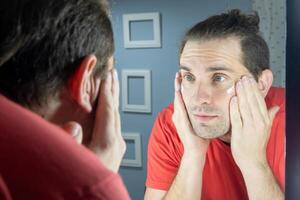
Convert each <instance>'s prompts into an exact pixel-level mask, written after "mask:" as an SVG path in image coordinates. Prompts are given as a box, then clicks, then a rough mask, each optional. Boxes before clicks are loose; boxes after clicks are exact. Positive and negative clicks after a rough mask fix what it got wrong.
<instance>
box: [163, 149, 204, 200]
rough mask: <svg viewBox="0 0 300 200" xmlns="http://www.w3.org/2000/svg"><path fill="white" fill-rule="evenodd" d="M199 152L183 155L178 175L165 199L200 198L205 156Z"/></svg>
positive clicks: (191, 199)
mask: <svg viewBox="0 0 300 200" xmlns="http://www.w3.org/2000/svg"><path fill="white" fill-rule="evenodd" d="M203 157H204V156H202V155H199V154H185V155H183V157H182V159H181V163H180V167H179V169H178V172H177V175H176V177H175V179H174V181H173V183H172V185H171V187H170V189H169V191H168V192H167V193H166V195H165V197H164V199H165V200H168V199H172V200H173V199H189V200H193V199H196V200H199V199H200V197H201V189H202V172H203V168H204V163H205V158H203Z"/></svg>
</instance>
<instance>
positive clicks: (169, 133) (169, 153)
mask: <svg viewBox="0 0 300 200" xmlns="http://www.w3.org/2000/svg"><path fill="white" fill-rule="evenodd" d="M172 113H173V109H172V106H169V107H168V108H166V109H164V110H163V111H162V113H160V114H159V115H158V117H157V119H156V121H155V123H154V126H153V129H152V133H151V136H150V140H149V144H148V161H147V180H146V186H147V187H150V188H154V189H160V190H166V191H167V190H169V187H170V186H171V184H172V182H173V179H174V178H175V176H176V174H177V170H178V167H179V164H180V160H181V157H182V153H183V146H182V144H181V142H180V139H179V137H178V135H177V132H176V128H175V126H174V125H173V122H172Z"/></svg>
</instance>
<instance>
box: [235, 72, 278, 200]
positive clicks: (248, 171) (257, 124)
mask: <svg viewBox="0 0 300 200" xmlns="http://www.w3.org/2000/svg"><path fill="white" fill-rule="evenodd" d="M236 91H237V97H232V99H231V102H230V119H231V126H232V130H231V132H232V136H231V150H232V154H233V157H234V160H235V162H236V163H237V165H238V166H239V168H240V170H241V172H242V174H243V177H244V180H245V184H246V187H247V192H248V196H249V199H270V200H274V199H280V200H282V199H284V195H283V192H282V191H281V189H280V187H279V185H278V183H277V181H276V179H275V177H274V175H273V173H272V170H271V168H270V166H269V164H268V161H267V156H266V149H267V144H268V140H269V136H270V130H271V127H272V123H273V119H274V117H275V115H276V113H277V112H278V110H279V109H278V107H277V106H275V107H273V108H271V109H269V110H267V107H266V104H265V101H264V98H263V96H262V95H261V94H260V91H259V89H258V86H257V83H256V82H255V81H254V79H252V78H248V77H243V78H242V80H240V81H238V83H237V86H236Z"/></svg>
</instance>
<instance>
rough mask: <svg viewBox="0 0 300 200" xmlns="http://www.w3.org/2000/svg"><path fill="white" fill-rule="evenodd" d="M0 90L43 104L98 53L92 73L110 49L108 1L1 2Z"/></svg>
mask: <svg viewBox="0 0 300 200" xmlns="http://www.w3.org/2000/svg"><path fill="white" fill-rule="evenodd" d="M0 4H1V5H0V27H1V30H0V93H2V94H4V95H6V96H7V97H9V98H10V99H12V100H14V101H16V102H18V103H20V104H22V105H24V106H27V107H31V106H32V105H34V106H42V105H43V104H45V103H47V99H48V98H49V97H51V96H53V95H55V94H56V93H57V92H58V91H59V90H60V89H61V88H62V87H63V86H64V85H65V84H66V83H67V81H68V80H69V78H70V77H71V76H72V75H73V74H74V73H75V71H76V69H77V68H78V65H79V64H80V62H81V61H82V59H83V58H84V57H85V56H87V55H90V54H95V55H96V57H97V67H96V68H95V70H94V75H95V76H101V75H103V74H104V72H105V71H106V63H107V60H108V58H109V57H110V56H111V55H112V54H113V51H114V46H113V45H114V44H113V33H112V27H111V22H110V20H109V17H108V14H107V12H108V11H107V2H106V1H104V0H103V1H100V0H5V1H1V3H0Z"/></svg>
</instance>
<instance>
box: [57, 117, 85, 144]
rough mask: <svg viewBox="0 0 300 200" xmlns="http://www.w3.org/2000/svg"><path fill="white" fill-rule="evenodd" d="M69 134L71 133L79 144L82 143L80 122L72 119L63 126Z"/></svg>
mask: <svg viewBox="0 0 300 200" xmlns="http://www.w3.org/2000/svg"><path fill="white" fill-rule="evenodd" d="M62 129H64V130H65V131H66V132H67V133H68V134H70V135H71V136H72V137H73V138H74V139H75V140H76V142H77V143H78V144H81V143H82V137H83V136H82V134H83V133H82V127H81V125H80V124H79V123H77V122H74V121H71V122H67V123H66V124H64V125H63V126H62Z"/></svg>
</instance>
